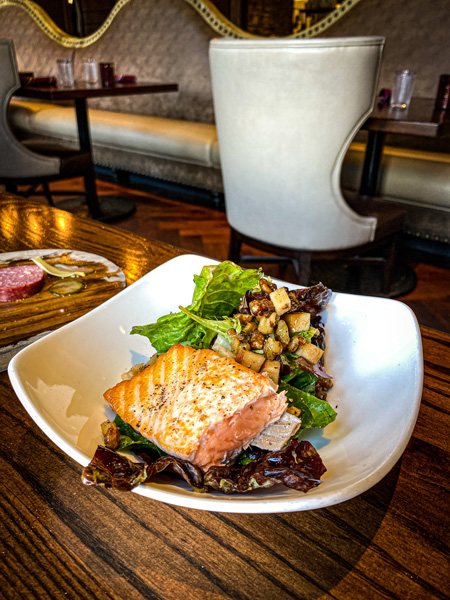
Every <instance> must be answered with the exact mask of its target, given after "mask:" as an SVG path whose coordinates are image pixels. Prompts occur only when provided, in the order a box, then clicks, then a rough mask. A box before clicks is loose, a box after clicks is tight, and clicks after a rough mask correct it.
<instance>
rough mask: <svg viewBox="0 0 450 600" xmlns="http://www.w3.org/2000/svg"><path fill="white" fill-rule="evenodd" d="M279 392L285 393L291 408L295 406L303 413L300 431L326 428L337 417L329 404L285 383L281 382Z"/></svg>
mask: <svg viewBox="0 0 450 600" xmlns="http://www.w3.org/2000/svg"><path fill="white" fill-rule="evenodd" d="M278 391H279V392H282V391H285V392H286V396H287V397H288V398H289V400H290V401H291V402H290V404H291V406H295V407H296V408H299V409H300V410H301V411H302V412H301V415H300V417H301V420H302V425H301V428H300V431H302V430H303V429H306V428H309V427H313V428H318V429H321V428H323V427H326V426H327V425H329V423H332V422H333V421H334V420H335V418H336V416H337V415H336V411H335V410H334V409H333V408H332V407H331V406H330V405H329V404H328V402H326V401H325V400H320V399H319V398H316V396H313V395H312V394H308V393H307V392H304V391H302V390H299V389H297V388H296V387H294V386H293V385H290V384H289V383H286V382H285V381H281V382H280V384H279V386H278Z"/></svg>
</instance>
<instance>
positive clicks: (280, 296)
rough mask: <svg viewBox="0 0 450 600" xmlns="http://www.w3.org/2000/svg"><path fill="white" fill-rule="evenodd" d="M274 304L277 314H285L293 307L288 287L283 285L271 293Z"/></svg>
mask: <svg viewBox="0 0 450 600" xmlns="http://www.w3.org/2000/svg"><path fill="white" fill-rule="evenodd" d="M269 296H270V299H271V300H272V304H273V305H274V307H275V310H276V312H277V315H280V316H281V315H284V313H286V312H287V311H288V310H290V308H291V299H290V298H289V296H288V293H287V291H286V288H284V287H281V288H278V289H277V290H275V291H273V292H272V293H271V294H269Z"/></svg>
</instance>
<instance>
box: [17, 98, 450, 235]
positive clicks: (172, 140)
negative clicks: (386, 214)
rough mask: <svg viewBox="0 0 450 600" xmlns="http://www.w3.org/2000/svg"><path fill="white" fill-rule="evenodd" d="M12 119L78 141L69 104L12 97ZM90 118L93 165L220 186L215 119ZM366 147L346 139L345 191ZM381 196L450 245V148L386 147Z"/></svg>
mask: <svg viewBox="0 0 450 600" xmlns="http://www.w3.org/2000/svg"><path fill="white" fill-rule="evenodd" d="M10 119H11V123H12V125H13V127H14V129H15V130H16V131H17V132H18V133H19V134H20V133H22V134H23V135H26V136H28V137H29V136H30V135H31V136H35V137H40V138H42V137H43V138H45V139H49V140H52V141H59V140H63V141H64V142H67V143H69V144H73V145H74V146H75V145H76V143H77V140H78V134H77V126H76V117H75V109H74V108H72V107H69V106H60V105H56V104H48V103H44V102H30V101H26V102H22V101H20V100H12V102H11V105H10ZM89 119H90V126H91V136H92V141H93V148H94V159H95V162H96V164H99V165H103V166H106V167H111V168H114V169H122V170H124V171H131V172H137V173H145V169H146V167H145V165H146V164H147V163H148V162H149V161H152V173H151V174H154V168H155V165H157V166H158V165H159V166H160V168H163V169H164V168H165V169H166V170H168V169H170V170H171V176H172V177H173V172H174V170H176V169H177V165H179V168H180V170H181V169H182V170H183V172H186V169H188V170H189V172H190V174H191V177H193V178H195V176H196V174H197V173H199V177H201V178H202V181H204V178H205V174H206V173H209V174H210V182H211V185H210V189H211V190H214V191H221V190H222V181H221V171H220V152H219V144H218V141H217V131H216V126H215V125H213V124H211V123H198V122H193V121H183V120H179V119H168V118H164V117H152V116H147V115H135V114H132V113H122V112H116V111H105V110H99V109H89ZM364 152H365V145H364V144H363V143H359V142H354V143H352V144H351V146H350V148H349V150H348V151H347V154H346V156H345V160H344V163H343V168H342V176H341V183H342V187H343V188H344V190H346V189H347V190H351V191H357V190H358V188H359V184H360V181H361V174H362V165H363V160H364ZM149 174H150V173H149ZM162 177H163V178H164V171H163V172H162ZM168 178H170V177H168ZM191 182H192V180H190V183H191ZM380 195H381V196H383V198H384V199H386V200H387V201H389V202H392V203H393V204H394V205H396V206H401V207H406V208H408V211H407V217H406V232H407V233H409V234H411V235H414V236H419V237H424V238H428V239H434V240H438V241H441V242H445V243H450V155H449V154H444V153H436V152H425V151H421V150H410V149H406V148H395V147H389V146H388V147H386V148H385V151H384V156H383V167H382V170H381V178H380ZM430 209H431V210H430Z"/></svg>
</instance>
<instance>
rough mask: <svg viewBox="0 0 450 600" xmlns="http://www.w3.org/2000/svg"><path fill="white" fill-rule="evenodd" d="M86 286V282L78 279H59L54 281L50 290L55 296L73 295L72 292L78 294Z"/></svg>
mask: <svg viewBox="0 0 450 600" xmlns="http://www.w3.org/2000/svg"><path fill="white" fill-rule="evenodd" d="M83 288H84V283H83V282H82V281H79V280H77V279H65V280H64V281H57V282H56V283H53V284H52V285H51V286H50V287H49V288H48V291H49V292H50V293H51V294H54V295H55V296H71V295H72V294H78V292H81V290H82V289H83Z"/></svg>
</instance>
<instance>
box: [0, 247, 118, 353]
mask: <svg viewBox="0 0 450 600" xmlns="http://www.w3.org/2000/svg"><path fill="white" fill-rule="evenodd" d="M35 256H40V257H41V258H44V259H45V260H46V262H47V263H48V264H50V265H54V266H59V265H67V266H68V267H69V266H72V267H76V268H77V269H78V270H80V271H82V272H85V275H84V277H79V278H77V279H76V281H77V282H80V284H81V285H82V289H81V291H79V292H77V293H75V294H70V295H67V296H58V295H55V294H53V293H52V292H51V288H52V286H53V285H54V284H55V283H57V282H60V281H62V280H61V279H58V278H57V277H54V276H52V275H49V274H47V273H45V274H44V286H43V288H42V289H41V290H40V291H39V292H37V293H35V294H33V295H32V296H29V297H28V298H24V299H22V300H14V301H12V302H1V303H0V347H2V348H3V349H6V350H8V348H10V347H11V346H13V345H15V344H16V342H18V341H22V340H28V339H29V338H31V337H33V336H36V335H38V334H40V333H42V332H46V331H52V330H54V329H57V328H58V327H61V326H62V325H65V324H66V323H69V322H70V321H73V320H74V319H77V318H78V317H81V316H82V315H84V314H85V313H87V312H89V311H90V310H92V309H93V308H95V307H96V306H99V305H100V304H102V303H103V302H105V301H106V300H108V299H109V298H111V297H112V296H114V295H115V294H117V292H120V290H122V289H124V287H125V286H126V280H125V277H124V275H123V273H122V271H121V269H120V268H119V267H117V266H116V265H114V264H113V263H111V262H110V261H108V262H105V261H104V260H103V259H102V257H101V256H98V255H94V254H84V253H74V252H71V251H68V252H65V251H64V252H62V253H61V252H58V251H57V250H56V251H51V250H50V251H44V252H42V251H39V252H36V253H35ZM82 257H84V258H82ZM1 258H2V255H0V259H1ZM32 264H33V263H32V261H31V260H30V259H29V258H28V259H27V258H25V257H24V253H23V252H19V253H17V254H16V255H15V256H14V258H10V259H9V260H8V261H6V262H5V263H4V266H5V267H10V266H17V265H32ZM0 268H4V267H3V264H0ZM65 281H67V278H66V279H65Z"/></svg>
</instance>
